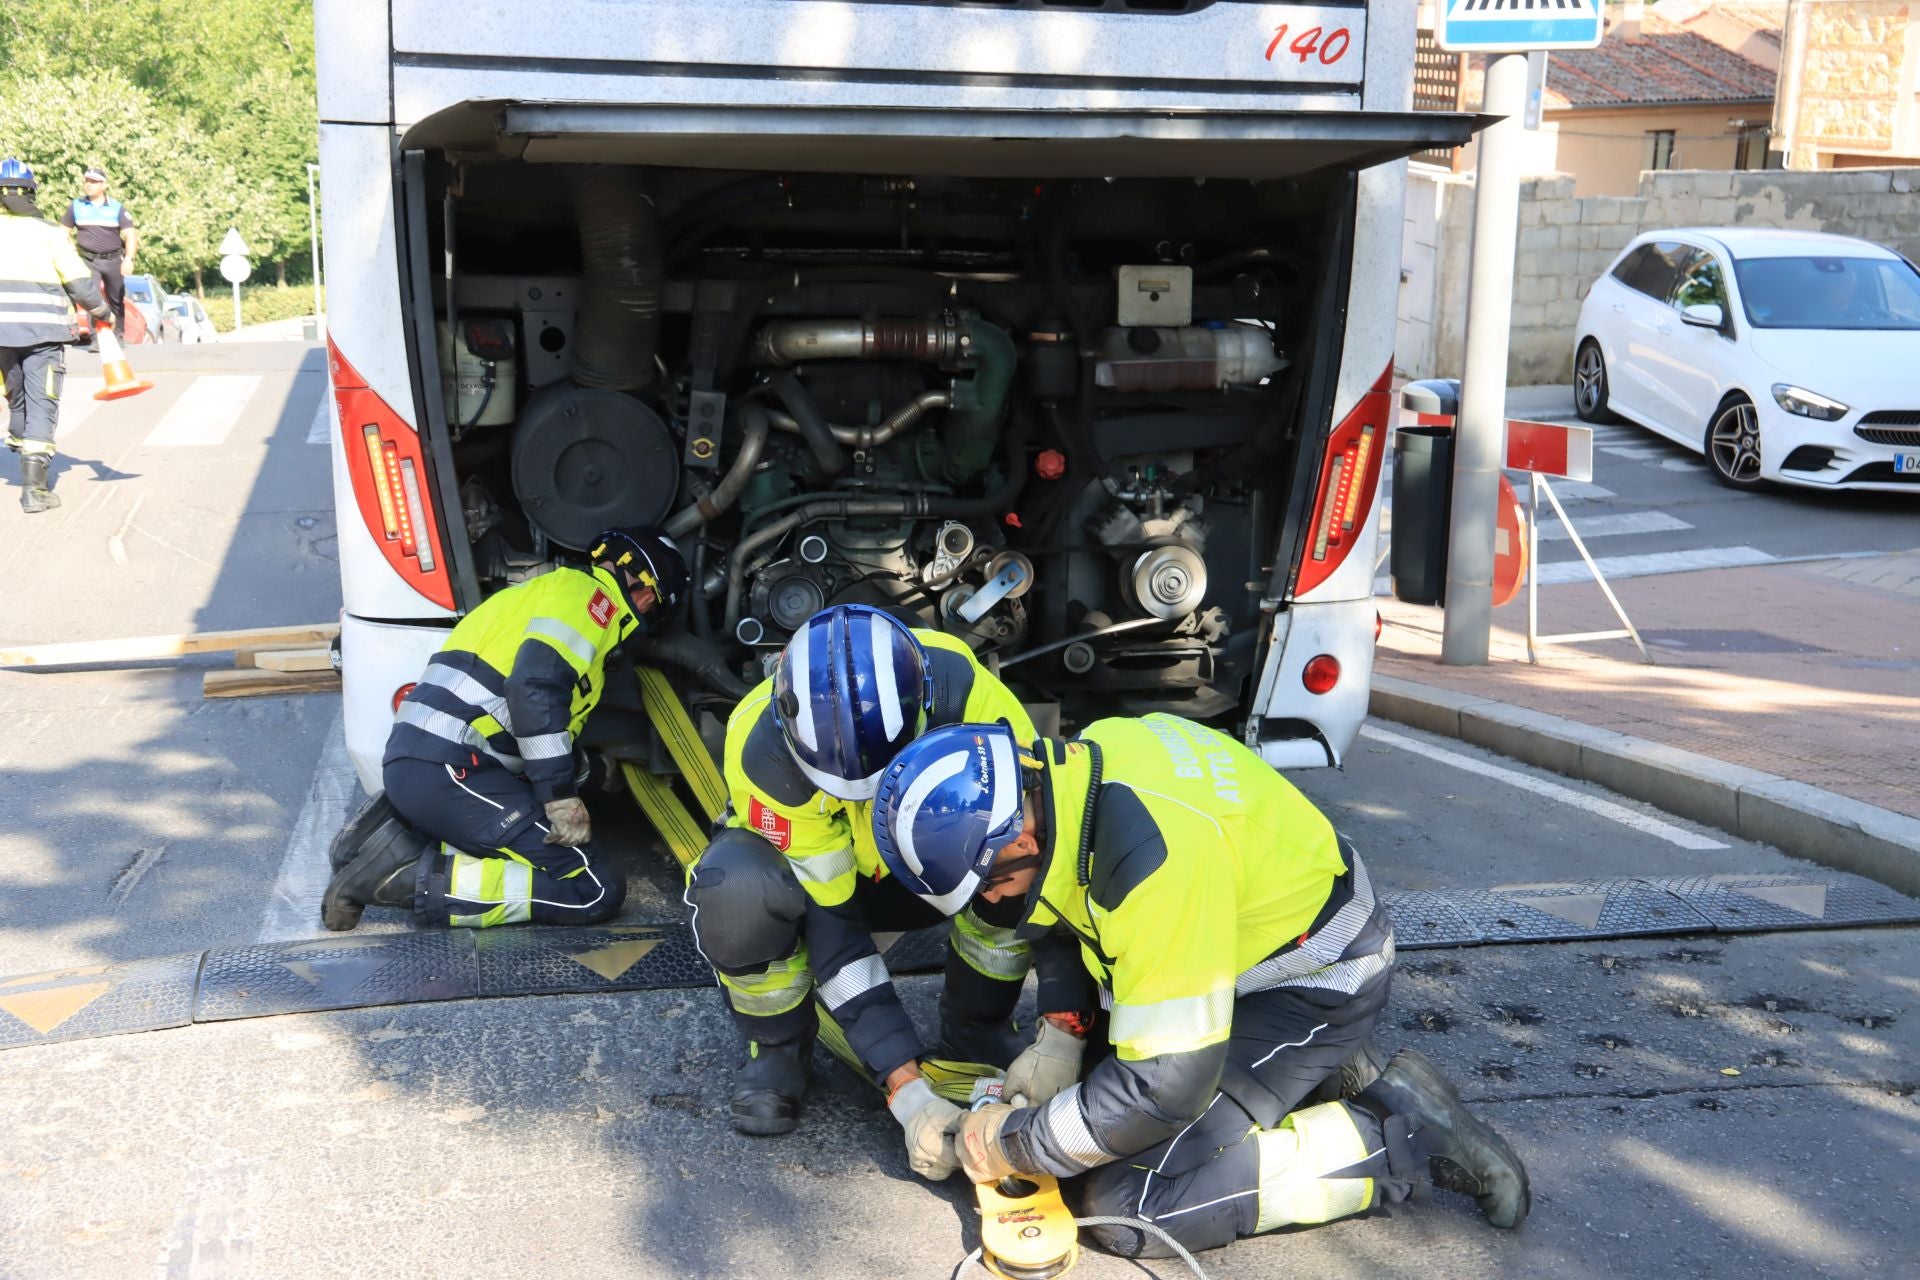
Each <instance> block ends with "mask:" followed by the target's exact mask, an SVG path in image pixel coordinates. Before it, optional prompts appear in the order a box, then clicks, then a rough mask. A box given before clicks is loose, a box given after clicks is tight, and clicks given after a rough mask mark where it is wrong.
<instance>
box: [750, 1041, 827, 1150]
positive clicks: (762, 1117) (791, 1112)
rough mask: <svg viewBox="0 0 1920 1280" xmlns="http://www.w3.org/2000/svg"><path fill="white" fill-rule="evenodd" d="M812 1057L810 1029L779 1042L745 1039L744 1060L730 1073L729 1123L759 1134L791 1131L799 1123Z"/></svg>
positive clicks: (766, 1134) (765, 1136)
mask: <svg viewBox="0 0 1920 1280" xmlns="http://www.w3.org/2000/svg"><path fill="white" fill-rule="evenodd" d="M812 1057H813V1033H812V1032H809V1033H807V1034H806V1035H803V1036H799V1037H797V1038H795V1039H792V1040H783V1041H781V1042H780V1043H779V1044H763V1043H761V1042H760V1041H758V1040H749V1041H747V1061H746V1064H745V1065H744V1066H742V1067H741V1068H740V1069H739V1070H738V1071H736V1072H734V1076H733V1103H732V1107H731V1110H732V1114H733V1127H734V1128H735V1129H738V1130H739V1131H740V1132H741V1133H748V1134H752V1135H754V1136H755V1137H761V1138H768V1137H772V1136H773V1135H774V1134H776V1133H791V1132H792V1131H793V1130H794V1129H795V1128H796V1127H797V1126H798V1125H799V1124H800V1101H801V1099H802V1098H803V1097H805V1096H806V1092H807V1062H808V1060H809V1059H810V1058H812Z"/></svg>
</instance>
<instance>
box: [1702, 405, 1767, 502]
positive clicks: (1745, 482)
mask: <svg viewBox="0 0 1920 1280" xmlns="http://www.w3.org/2000/svg"><path fill="white" fill-rule="evenodd" d="M1706 454H1707V463H1708V465H1709V466H1711V467H1712V468H1713V474H1714V478H1715V479H1717V480H1719V481H1720V483H1721V484H1724V485H1727V486H1728V487H1730V488H1734V489H1758V488H1759V487H1760V485H1761V481H1760V457H1761V454H1760V413H1759V410H1757V409H1755V408H1754V407H1753V403H1752V402H1751V401H1749V400H1747V399H1746V398H1745V397H1743V396H1735V397H1732V398H1731V399H1728V400H1726V401H1725V402H1723V403H1722V404H1721V406H1720V409H1719V412H1717V413H1715V414H1714V415H1713V421H1712V422H1711V423H1710V424H1709V425H1708V426H1707V448H1706Z"/></svg>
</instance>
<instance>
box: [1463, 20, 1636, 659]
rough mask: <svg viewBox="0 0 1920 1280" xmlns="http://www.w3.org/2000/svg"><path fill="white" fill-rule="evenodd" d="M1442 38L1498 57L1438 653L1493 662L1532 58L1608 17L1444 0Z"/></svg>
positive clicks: (1594, 33) (1586, 42) (1488, 93)
mask: <svg viewBox="0 0 1920 1280" xmlns="http://www.w3.org/2000/svg"><path fill="white" fill-rule="evenodd" d="M1439 3H1440V4H1441V5H1442V11H1441V14H1440V20H1439V26H1438V30H1437V31H1436V32H1435V35H1436V36H1437V38H1438V40H1439V43H1440V46H1441V47H1442V48H1444V49H1448V50H1451V51H1454V52H1472V53H1492V54H1496V55H1498V56H1496V57H1494V58H1493V59H1492V61H1491V62H1489V63H1488V65H1487V76H1486V89H1485V93H1484V97H1483V100H1482V103H1481V110H1482V111H1484V112H1486V113H1487V114H1488V115H1496V116H1500V117H1501V119H1500V120H1499V121H1497V122H1496V123H1495V124H1493V125H1492V126H1491V127H1490V128H1488V129H1487V130H1486V131H1485V132H1484V133H1482V134H1481V135H1480V152H1479V163H1478V168H1477V172H1476V174H1475V178H1474V183H1475V191H1474V199H1473V266H1472V271H1471V274H1470V275H1469V277H1468V285H1467V351H1466V367H1465V369H1464V370H1463V371H1462V385H1461V396H1460V424H1459V428H1458V430H1457V431H1456V432H1455V435H1454V454H1453V510H1452V514H1451V517H1450V519H1449V522H1448V553H1447V595H1446V600H1447V612H1446V625H1445V633H1444V636H1443V638H1442V641H1441V648H1440V660H1441V661H1442V662H1445V663H1447V664H1449V665H1452V666H1480V665H1483V664H1484V663H1485V662H1486V661H1487V647H1488V636H1489V634H1490V632H1491V630H1492V626H1493V569H1494V563H1493V562H1494V536H1495V529H1496V524H1497V511H1498V502H1499V477H1500V429H1501V424H1502V422H1503V421H1504V420H1505V417H1506V402H1507V345H1508V338H1509V329H1510V324H1511V319H1512V314H1513V260H1514V241H1515V239H1516V238H1517V232H1518V230H1519V221H1520V164H1521V152H1522V149H1523V146H1524V140H1523V139H1522V138H1521V136H1520V135H1521V133H1522V132H1523V130H1524V127H1525V122H1524V116H1525V114H1526V109H1527V97H1528V94H1527V81H1528V74H1527V63H1528V58H1527V54H1528V53H1529V52H1530V51H1533V50H1539V49H1590V48H1592V47H1593V46H1595V45H1597V44H1599V43H1600V36H1601V32H1602V30H1603V29H1604V22H1603V19H1602V16H1601V12H1600V9H1599V6H1598V4H1597V0H1566V3H1564V4H1559V5H1556V6H1555V7H1554V8H1547V7H1545V6H1544V5H1543V6H1539V7H1536V6H1535V4H1534V3H1533V0H1439Z"/></svg>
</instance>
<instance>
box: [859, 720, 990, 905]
mask: <svg viewBox="0 0 1920 1280" xmlns="http://www.w3.org/2000/svg"><path fill="white" fill-rule="evenodd" d="M1020 769H1021V766H1020V749H1019V746H1018V744H1016V743H1015V742H1014V740H1013V730H1011V729H1009V728H1008V727H1007V726H1006V725H1005V724H954V725H947V726H945V727H944V728H939V729H935V730H933V731H932V732H931V733H929V734H927V735H926V736H925V737H923V738H921V739H920V740H919V741H917V742H914V743H912V744H911V745H909V746H908V747H907V748H906V749H905V750H904V751H902V752H901V753H900V754H899V755H898V756H896V757H894V761H893V763H892V764H890V765H888V766H887V769H886V772H885V773H884V774H882V775H881V778H880V788H879V792H878V794H877V795H876V796H875V798H874V802H873V837H874V843H876V844H877V845H879V847H880V858H881V861H883V862H885V863H886V864H887V870H888V871H889V872H890V873H891V874H893V875H894V876H896V877H898V878H899V880H900V883H901V884H902V885H903V886H904V887H906V888H907V889H909V890H911V891H912V892H914V893H915V894H917V895H919V896H920V897H921V898H923V899H925V900H926V901H927V902H928V903H930V904H931V905H932V906H933V907H934V908H935V909H937V910H939V911H941V912H943V913H945V914H946V915H950V916H951V915H955V914H957V913H958V912H959V911H960V909H961V908H962V907H964V906H966V905H967V903H968V902H969V901H971V900H972V898H973V895H974V894H975V893H976V892H978V891H979V889H980V885H981V882H982V881H983V880H985V879H986V877H987V873H988V872H989V871H991V870H992V869H993V861H994V859H995V858H997V857H998V856H999V855H1000V850H1002V849H1003V848H1005V847H1006V846H1007V845H1009V844H1012V843H1013V842H1014V841H1015V840H1017V839H1019V838H1020V832H1021V830H1022V829H1023V826H1024V817H1025V811H1024V809H1023V808H1022V806H1021V803H1020V799H1021V792H1022V789H1023V787H1024V785H1025V784H1024V783H1023V782H1022V780H1021V779H1022V774H1021V772H1020Z"/></svg>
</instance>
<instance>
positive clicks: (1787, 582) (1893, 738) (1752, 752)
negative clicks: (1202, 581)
mask: <svg viewBox="0 0 1920 1280" xmlns="http://www.w3.org/2000/svg"><path fill="white" fill-rule="evenodd" d="M1616 590H1617V591H1619V592H1620V594H1621V598H1622V603H1623V604H1624V605H1625V607H1626V608H1627V611H1628V613H1629V615H1630V616H1631V617H1632V618H1633V621H1634V624H1635V625H1636V626H1637V627H1638V628H1639V629H1640V632H1641V635H1642V636H1643V637H1644V638H1645V639H1646V641H1647V643H1648V647H1649V648H1650V649H1651V650H1652V652H1653V656H1654V662H1655V663H1656V665H1654V666H1648V665H1646V664H1645V663H1643V662H1642V661H1641V660H1640V655H1639V653H1638V651H1637V650H1636V649H1635V648H1634V646H1633V643H1632V641H1630V640H1617V641H1602V642H1597V643H1589V644H1583V645H1578V646H1573V645H1566V646H1545V647H1543V648H1542V649H1541V652H1540V659H1541V660H1540V663H1539V665H1537V666H1534V665H1529V664H1528V663H1527V661H1526V598H1525V595H1524V593H1523V594H1522V595H1521V596H1520V597H1519V598H1518V599H1516V600H1515V601H1514V602H1513V603H1512V604H1510V605H1508V606H1506V607H1505V608H1503V609H1499V610H1496V611H1495V613H1494V632H1493V637H1492V661H1491V663H1490V664H1489V665H1487V666H1484V667H1447V666H1442V665H1441V664H1440V662H1439V653H1440V646H1441V636H1442V632H1443V619H1442V613H1441V611H1440V610H1439V609H1437V608H1427V607H1422V606H1416V605H1406V604H1401V603H1400V602H1398V601H1395V600H1393V599H1391V598H1389V597H1382V598H1381V613H1382V615H1383V617H1384V619H1385V622H1386V626H1385V629H1384V631H1383V632H1382V634H1381V638H1380V643H1379V647H1378V650H1377V653H1376V658H1375V667H1374V670H1375V674H1376V677H1377V679H1376V688H1375V695H1374V706H1373V709H1374V712H1375V714H1376V715H1382V716H1385V717H1386V718H1388V719H1395V720H1402V721H1404V722H1407V723H1412V724H1416V725H1419V726H1421V727H1425V728H1429V729H1436V730H1437V731H1439V732H1447V733H1452V734H1454V736H1459V737H1464V738H1467V739H1469V740H1471V741H1476V742H1479V743H1481V745H1484V746H1488V747H1490V748H1493V749H1495V750H1499V751H1502V752H1504V753H1506V754H1508V755H1514V756H1517V757H1518V758H1521V759H1525V760H1528V761H1529V762H1531V763H1534V764H1539V765H1543V766H1545V767H1548V768H1553V769H1556V770H1559V771H1560V772H1563V773H1568V774H1571V775H1573V776H1576V777H1583V778H1589V779H1591V780H1593V781H1596V782H1601V783H1603V784H1604V785H1607V786H1610V787H1613V788H1614V789H1616V790H1621V791H1624V792H1626V793H1627V794H1630V795H1634V796H1636V797H1637V798H1640V799H1644V800H1648V801H1650V802H1652V803H1655V804H1659V805H1661V806H1663V807H1665V808H1668V809H1670V810H1672V811H1674V812H1678V813H1682V814H1685V815H1686V816H1690V817H1695V818H1697V819H1699V820H1701V821H1705V822H1712V823H1714V824H1716V825H1718V826H1721V827H1722V828H1724V829H1726V830H1730V831H1737V832H1738V833H1739V834H1741V835H1745V836H1748V837H1749V838H1753V839H1761V840H1766V841H1768V842H1769V843H1773V844H1777V845H1779V846H1780V847H1781V848H1782V849H1783V850H1785V851H1786V852H1788V853H1792V854H1795V855H1796V856H1799V857H1806V858H1812V859H1814V860H1815V861H1819V862H1823V863H1825V864H1827V865H1830V866H1838V867H1842V868H1844V869H1847V870H1854V871H1858V872H1860V873H1862V874H1866V875H1873V876H1875V877H1877V878H1880V879H1883V880H1888V882H1889V883H1894V884H1895V885H1896V887H1905V888H1907V889H1908V890H1909V891H1911V890H1912V889H1914V888H1916V887H1920V550H1916V551H1911V552H1906V553H1903V554H1900V555H1892V556H1882V557H1875V558H1871V559H1841V560H1828V561H1815V562H1810V563H1803V564H1779V565H1766V566H1758V567H1751V568H1738V569H1714V570H1704V571H1700V572H1695V573H1677V574H1669V575H1665V576H1660V577H1650V578H1637V579H1633V580H1631V581H1630V582H1627V583H1624V584H1621V585H1620V586H1619V587H1617V588H1616ZM1618 625H1619V624H1618V622H1617V621H1616V620H1615V619H1614V617H1613V614H1612V612H1611V610H1609V609H1608V608H1607V604H1606V601H1605V599H1604V598H1603V597H1602V596H1601V594H1600V591H1599V589H1598V588H1597V587H1596V586H1594V585H1593V584H1592V583H1591V582H1584V583H1575V584H1569V585H1566V586H1557V587H1543V588H1542V589H1541V591H1540V630H1541V631H1542V632H1544V633H1548V634H1552V633H1556V632H1583V631H1596V630H1605V629H1610V628H1613V627H1617V626H1618ZM1487 703H1491V704H1496V705H1493V706H1488V705H1485V704H1487ZM1789 811H1790V812H1789Z"/></svg>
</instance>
